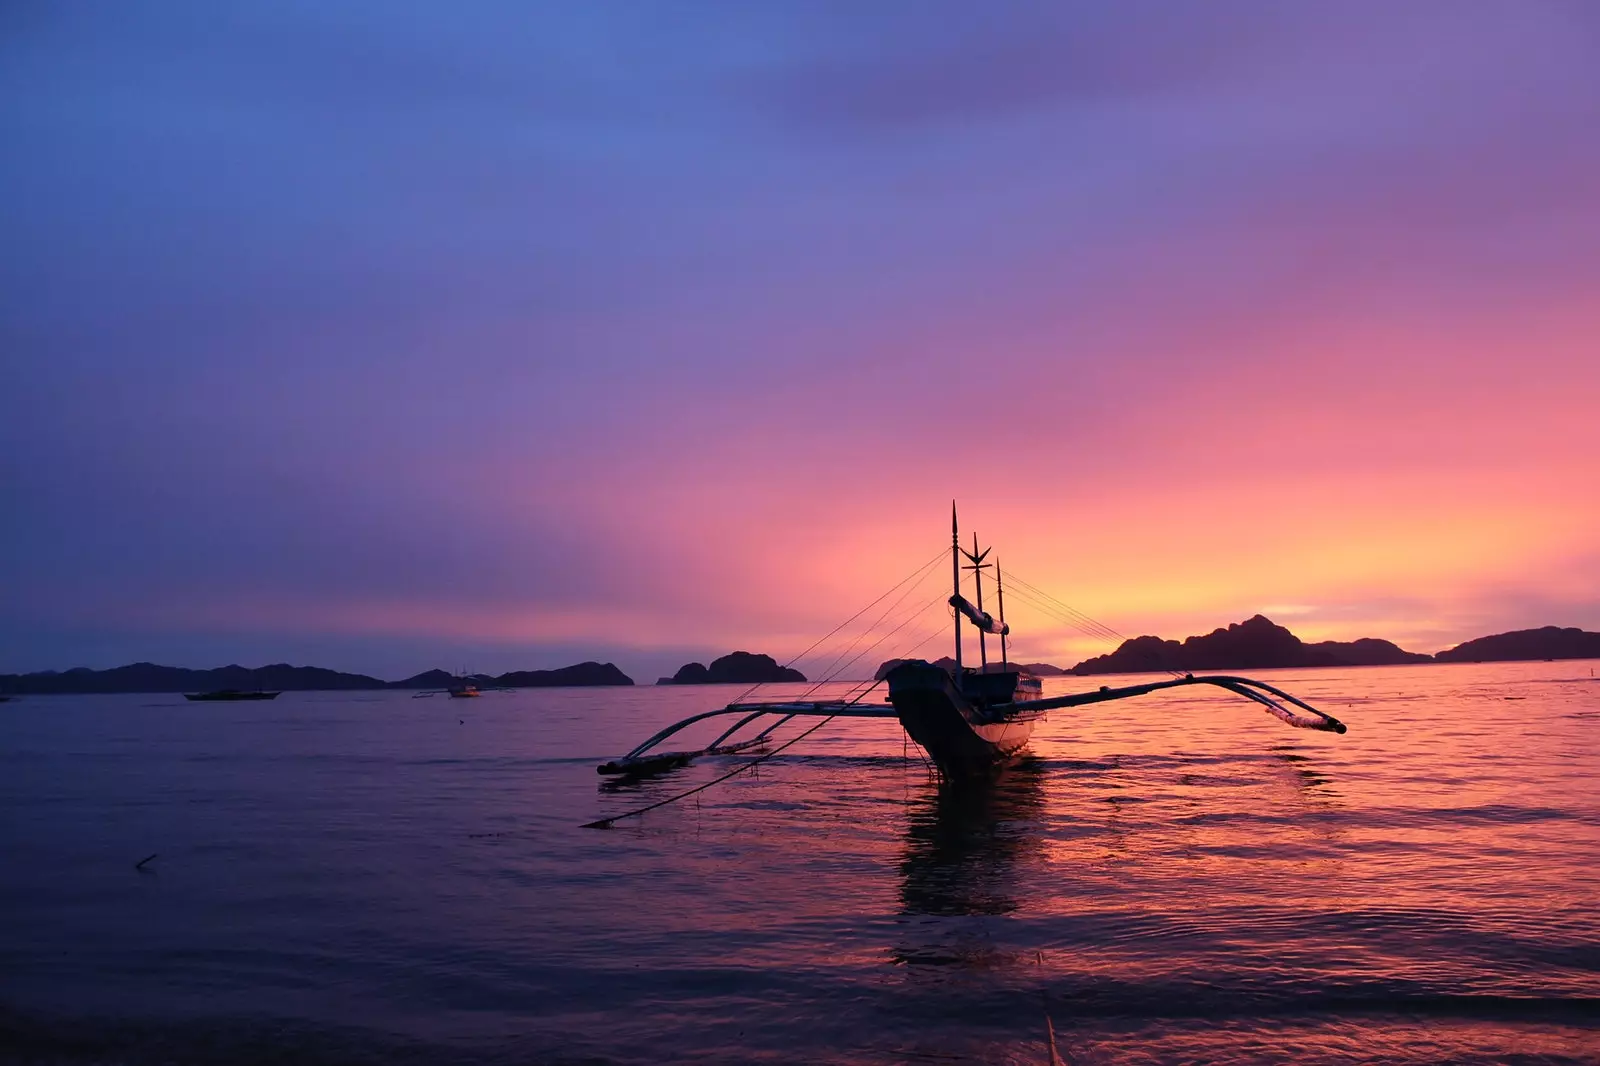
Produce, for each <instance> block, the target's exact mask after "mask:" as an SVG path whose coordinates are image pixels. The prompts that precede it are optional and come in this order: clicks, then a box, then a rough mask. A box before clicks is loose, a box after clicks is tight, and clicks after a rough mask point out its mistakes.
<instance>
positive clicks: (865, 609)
mask: <svg viewBox="0 0 1600 1066" xmlns="http://www.w3.org/2000/svg"><path fill="white" fill-rule="evenodd" d="M943 558H944V549H943V548H940V549H939V551H938V552H937V553H935V554H934V556H933V558H931V559H929V560H928V561H927V562H925V563H923V564H922V565H921V566H919V567H917V568H916V569H915V570H913V571H911V573H909V574H907V575H906V576H905V577H903V578H901V579H900V580H899V581H897V582H895V584H894V585H892V586H891V587H890V588H889V589H888V591H886V592H884V593H883V595H881V596H879V597H878V598H877V599H875V600H873V601H872V602H871V603H869V604H867V605H866V606H865V607H863V608H861V610H859V611H857V612H856V613H855V614H853V615H851V616H850V617H849V618H846V619H845V620H844V621H843V622H840V623H839V624H838V625H836V626H834V627H833V628H832V629H830V630H828V632H827V633H825V634H823V635H822V636H821V637H818V638H817V639H816V640H815V641H813V642H812V644H811V646H810V647H809V648H807V649H806V650H805V651H803V652H801V653H800V654H799V655H796V656H795V657H794V658H792V659H790V660H789V661H788V662H786V663H784V664H783V665H784V668H785V669H787V668H789V667H792V666H793V665H794V664H795V663H797V662H799V661H800V660H802V659H804V658H805V657H806V656H807V655H810V654H811V653H812V652H813V651H816V650H817V648H818V647H819V646H820V645H821V644H822V643H823V642H824V641H826V640H828V639H829V638H831V637H833V636H834V634H836V633H838V632H839V631H840V630H841V629H843V628H844V627H845V626H847V625H849V624H850V623H851V622H854V621H855V620H856V619H857V618H860V617H861V616H862V615H864V614H866V613H867V612H868V611H870V610H872V609H873V608H874V607H876V606H877V605H878V604H880V603H882V602H883V601H884V600H886V599H888V598H889V597H890V596H892V595H894V592H895V590H896V589H898V588H899V587H900V586H901V585H904V584H905V583H906V582H908V581H910V580H912V579H913V578H915V577H917V576H918V575H919V574H922V572H923V571H924V570H926V569H928V568H929V567H930V566H932V565H933V564H934V563H936V562H938V561H939V560H941V559H943ZM924 576H926V575H924ZM918 584H921V582H920V581H919V582H918ZM857 639H859V638H857ZM763 684H765V682H760V681H758V682H756V683H755V684H754V685H751V686H750V687H749V688H747V689H745V690H744V691H743V692H741V693H739V695H738V696H737V697H735V698H734V700H733V701H732V702H734V703H741V702H743V700H744V698H745V697H746V696H748V695H750V693H752V692H754V691H755V690H756V689H758V688H760V687H761V686H762V685H763Z"/></svg>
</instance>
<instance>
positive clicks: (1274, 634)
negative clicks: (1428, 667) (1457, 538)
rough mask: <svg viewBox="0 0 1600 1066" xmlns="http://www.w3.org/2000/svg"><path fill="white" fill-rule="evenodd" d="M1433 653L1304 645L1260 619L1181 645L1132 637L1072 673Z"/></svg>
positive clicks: (1325, 662)
mask: <svg viewBox="0 0 1600 1066" xmlns="http://www.w3.org/2000/svg"><path fill="white" fill-rule="evenodd" d="M1432 659H1433V657H1432V656H1431V655H1422V654H1419V653H1416V652H1409V651H1404V650H1402V649H1401V648H1399V647H1396V646H1395V645H1394V644H1392V643H1390V642H1389V641H1387V640H1377V639H1375V638H1372V637H1364V638H1362V639H1360V640H1352V641H1337V640H1325V641H1321V642H1320V643H1317V644H1307V643H1305V642H1304V641H1302V640H1301V639H1300V638H1299V637H1297V636H1295V635H1294V634H1293V633H1291V632H1289V630H1287V629H1285V628H1284V627H1283V626H1280V625H1277V624H1276V623H1274V622H1273V621H1272V620H1270V619H1268V618H1267V617H1266V616H1264V615H1259V614H1258V615H1256V616H1255V617H1253V618H1249V619H1246V620H1245V621H1243V622H1235V623H1233V624H1232V625H1230V626H1228V627H1227V628H1225V629H1214V630H1212V631H1211V632H1210V633H1207V634H1206V635H1205V636H1200V637H1189V638H1188V639H1186V640H1184V641H1183V642H1182V643H1181V644H1180V643H1179V642H1178V641H1176V640H1162V639H1161V638H1160V637H1134V638H1133V639H1132V640H1125V641H1123V642H1122V644H1121V646H1119V647H1118V648H1117V650H1116V651H1114V652H1111V653H1110V654H1107V655H1097V656H1095V657H1094V658H1092V659H1085V660H1084V661H1083V662H1081V663H1079V664H1078V665H1077V666H1074V667H1073V668H1072V672H1073V673H1074V674H1134V673H1146V672H1151V671H1156V670H1185V671H1187V670H1261V669H1268V668H1271V667H1282V666H1395V665H1398V664H1401V663H1425V662H1431V661H1432Z"/></svg>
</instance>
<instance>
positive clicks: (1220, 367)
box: [0, 0, 1600, 680]
mask: <svg viewBox="0 0 1600 1066" xmlns="http://www.w3.org/2000/svg"><path fill="white" fill-rule="evenodd" d="M1597 131H1600V8H1597V7H1595V6H1593V5H1591V4H1588V3H1586V2H1584V0H1571V2H1561V0H1549V2H1534V0H1516V2H1505V3H1496V2H1491V0H1485V2H1474V3H1471V4H1461V3H1453V2H1436V3H1428V2H1408V3H1403V4H1395V3H1363V2H1329V3H1298V4H1280V3H1270V2H1266V0H1262V2H1258V3H1232V2H1212V3H1205V4H1195V3H1138V2H1134V3H1115V4H1112V3H1104V4H1070V3H1038V4H974V3H967V2H962V3H936V2H927V0H919V2H915V3H911V2H907V3H882V4H860V3H820V2H797V3H761V4H750V3H743V2H727V3H695V4H689V3H651V4H645V3H640V4H616V5H598V4H595V5H589V4H548V5H534V4H527V3H504V4H497V3H488V2H480V3H472V4H465V5H445V4H424V3H416V4H404V3H394V2H371V3H333V4H330V3H324V2H310V0H306V2H300V3H292V2H291V3H284V2H277V3H264V2H263V3H254V4H251V3H213V2H209V0H205V2H199V0H197V2H193V3H179V2H157V3H150V4H143V5H130V4H120V3H100V4H93V3H81V4H75V3H61V4H47V3H42V2H29V0H22V2H19V3H9V4H6V5H4V7H3V8H0V143H4V144H5V146H6V151H5V152H4V153H3V155H0V194H3V199H0V204H3V207H0V351H3V353H4V360H5V361H4V367H3V369H4V380H5V383H6V387H5V388H4V389H3V390H0V537H3V538H4V541H3V542H4V547H5V551H4V553H3V554H0V586H3V588H4V589H5V595H4V596H3V597H0V670H27V669H41V668H64V667H68V666H73V665H79V664H83V665H91V666H97V667H104V666H110V665H115V664H117V663H121V662H125V661H129V660H133V659H153V660H156V661H162V662H170V663H175V664H182V665H194V666H205V665H214V664H217V663H220V662H223V661H234V660H237V661H243V662H246V663H256V662H261V661H267V660H278V659H289V660H291V661H297V662H313V663H317V664H319V665H326V666H331V667H336V668H345V669H356V670H365V671H368V672H374V673H377V674H380V675H383V676H391V677H392V676H399V675H401V674H403V673H409V672H411V671H413V670H420V669H423V668H427V667H430V666H436V665H437V666H449V667H455V666H468V667H470V668H472V669H478V670H495V671H498V670H504V669H509V668H527V667H535V666H552V665H560V664H562V663H566V662H571V661H574V660H576V659H583V658H602V659H613V660H615V661H617V662H618V663H619V665H622V666H623V668H624V669H626V670H628V671H629V672H630V673H633V674H634V675H635V676H636V677H639V678H641V679H645V680H648V679H650V678H651V677H653V676H654V674H655V673H659V672H668V671H670V669H671V668H672V667H674V666H676V665H677V664H678V663H681V662H682V661H684V660H685V659H686V658H690V657H699V658H704V657H706V656H710V655H715V654H720V653H722V652H725V651H727V650H730V649H731V648H733V647H748V648H750V649H751V650H758V651H769V652H771V653H773V654H774V655H777V656H778V657H779V658H780V659H781V658H786V657H787V655H789V654H792V653H793V652H794V651H796V650H798V649H799V648H801V647H803V646H804V645H805V644H807V643H809V641H810V638H811V637H813V636H815V635H818V634H820V633H821V632H822V631H825V630H826V629H827V628H829V627H830V626H831V625H832V623H833V622H835V621H837V620H838V619H839V618H841V617H843V616H844V615H846V614H848V613H849V612H850V611H851V610H853V609H854V608H855V607H856V606H859V604H860V603H862V602H865V600H867V599H870V598H871V596H873V595H875V594H876V593H877V592H878V591H881V590H882V588H884V587H887V586H888V585H889V584H891V583H892V582H893V581H895V580H896V579H898V578H899V577H900V576H901V575H902V574H903V573H905V572H906V571H908V570H910V569H911V568H912V567H913V566H914V565H915V564H916V563H918V562H920V561H921V560H922V559H923V558H925V557H926V556H927V555H928V554H929V553H931V552H932V551H934V550H936V549H937V548H938V546H939V543H940V537H941V535H942V531H943V528H944V527H943V522H944V517H943V516H944V512H945V508H947V507H948V501H949V500H950V498H951V497H953V496H959V497H961V498H962V499H963V501H964V507H965V508H966V513H967V515H968V518H969V521H970V522H972V523H974V524H976V525H977V526H978V528H979V529H980V530H981V531H983V532H984V533H985V535H986V537H987V538H989V539H993V540H995V541H997V542H998V543H999V544H1000V546H1001V547H1000V550H1001V552H1002V555H1005V554H1006V553H1007V552H1008V551H1009V552H1010V553H1011V554H1012V556H1013V559H1014V560H1015V561H1016V565H1019V566H1022V567H1023V568H1024V569H1025V570H1026V572H1027V573H1029V574H1030V575H1031V579H1032V580H1033V581H1034V582H1035V583H1037V584H1041V585H1044V586H1046V587H1049V588H1050V589H1051V590H1052V591H1054V592H1055V593H1056V594H1057V595H1059V596H1061V597H1062V598H1063V599H1065V600H1067V601H1068V602H1071V603H1075V604H1078V605H1079V606H1082V607H1083V608H1084V609H1086V610H1089V611H1091V613H1094V614H1096V615H1097V616H1102V617H1105V618H1106V619H1107V620H1108V621H1111V622H1112V623H1113V624H1114V625H1116V626H1118V628H1120V629H1122V630H1124V631H1126V632H1160V633H1162V634H1163V635H1167V636H1182V635H1183V634H1184V633H1188V632H1197V631H1203V630H1205V629H1209V628H1211V627H1213V626H1215V625H1219V624H1224V623H1226V622H1228V621H1230V620H1237V619H1238V618H1241V617H1244V616H1245V615H1246V614H1248V613H1253V612H1254V611H1255V610H1261V609H1269V608H1273V607H1277V608H1280V610H1279V611H1278V613H1277V615H1276V616H1278V617H1279V620H1281V621H1284V622H1286V623H1288V624H1291V625H1292V626H1293V627H1294V628H1295V629H1296V630H1297V631H1298V632H1303V633H1304V634H1306V635H1308V636H1316V637H1341V638H1342V637H1349V636H1357V635H1369V634H1370V635H1377V636H1389V637H1394V638H1396V639H1400V640H1401V641H1402V642H1403V643H1407V644H1408V646H1412V647H1416V648H1417V649H1418V650H1429V651H1431V650H1435V649H1436V648H1438V647H1443V646H1446V645H1448V644H1451V643H1455V642H1456V641H1459V640H1461V639H1465V638H1467V637H1470V636H1475V635H1479V634H1481V633H1484V632H1491V631H1495V630H1498V629H1506V628H1514V627H1516V626H1519V625H1537V624H1545V623H1558V624H1563V625H1583V626H1586V627H1588V628H1600V546H1597V545H1600V535H1597V534H1600V504H1597V503H1596V502H1595V499H1594V497H1595V495H1596V493H1595V487H1596V485H1600V460H1597V456H1600V431H1597V429H1596V425H1597V424H1600V416H1597V415H1596V413H1595V412H1596V411H1600V354H1597V350H1596V349H1597V344H1596V340H1595V338H1596V337H1597V336H1600V332H1597V327H1600V310H1597V308H1600V133H1597ZM1035 632H1036V634H1037V638H1036V643H1035V645H1034V646H1033V647H1032V648H1028V647H1027V646H1024V652H1028V651H1031V652H1032V653H1033V654H1035V655H1036V656H1038V657H1041V658H1042V657H1056V658H1058V659H1070V658H1072V657H1073V656H1075V655H1079V654H1080V653H1082V654H1089V653H1093V652H1095V651H1098V650H1101V649H1099V648H1094V647H1079V646H1077V645H1074V644H1072V643H1071V642H1070V641H1069V639H1068V636H1067V635H1065V634H1057V633H1054V632H1053V631H1049V630H1047V628H1046V627H1044V626H1042V625H1041V626H1039V627H1036V630H1035Z"/></svg>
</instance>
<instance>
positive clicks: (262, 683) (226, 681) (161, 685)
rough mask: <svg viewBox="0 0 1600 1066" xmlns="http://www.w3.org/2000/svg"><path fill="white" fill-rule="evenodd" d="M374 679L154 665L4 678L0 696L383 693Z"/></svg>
mask: <svg viewBox="0 0 1600 1066" xmlns="http://www.w3.org/2000/svg"><path fill="white" fill-rule="evenodd" d="M383 687H384V684H383V682H382V681H379V680H378V679H377V678H375V677H368V676H366V675H365V674H343V673H340V672H338V671H337V670H324V669H321V668H320V667H316V666H290V665H289V664H288V663H274V664H272V665H271V666H263V667H261V668H260V669H259V670H251V669H248V668H246V667H243V666H222V667H218V668H217V669H215V670H186V669H184V668H182V667H178V666H157V665H156V664H155V663H132V664H130V665H128V666H118V667H116V668H114V669H111V670H89V669H86V668H84V667H81V666H80V667H77V668H76V669H72V670H65V671H62V672H60V673H57V672H55V671H53V670H48V671H45V672H43V673H36V674H8V675H4V676H0V690H4V691H7V692H19V693H33V694H38V695H49V694H55V693H108V692H201V691H211V690H213V689H224V688H233V689H276V690H279V691H285V692H296V691H305V690H309V689H334V690H339V689H372V688H383Z"/></svg>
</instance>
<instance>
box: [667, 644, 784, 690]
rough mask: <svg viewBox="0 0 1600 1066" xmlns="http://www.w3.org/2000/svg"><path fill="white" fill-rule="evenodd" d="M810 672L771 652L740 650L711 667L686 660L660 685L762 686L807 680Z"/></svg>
mask: <svg viewBox="0 0 1600 1066" xmlns="http://www.w3.org/2000/svg"><path fill="white" fill-rule="evenodd" d="M805 679H806V675H805V674H802V673H801V672H800V671H798V670H791V669H789V668H788V667H787V666H779V665H778V662H777V660H776V659H774V658H773V657H772V656H770V655H754V654H752V653H750V652H747V651H736V652H731V653H729V654H727V655H724V656H723V657H722V658H720V659H713V660H712V661H711V665H710V666H706V665H705V664H704V663H684V664H683V665H682V666H680V667H678V672H677V673H675V674H673V675H672V676H671V677H663V678H661V679H660V680H658V681H657V682H656V684H658V685H759V684H764V683H767V682H770V681H794V682H804V681H805Z"/></svg>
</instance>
